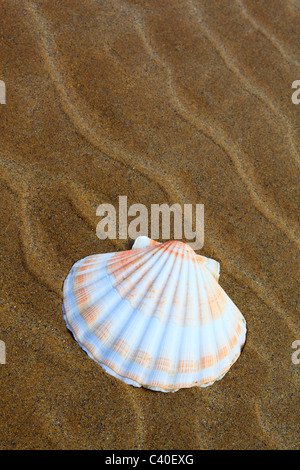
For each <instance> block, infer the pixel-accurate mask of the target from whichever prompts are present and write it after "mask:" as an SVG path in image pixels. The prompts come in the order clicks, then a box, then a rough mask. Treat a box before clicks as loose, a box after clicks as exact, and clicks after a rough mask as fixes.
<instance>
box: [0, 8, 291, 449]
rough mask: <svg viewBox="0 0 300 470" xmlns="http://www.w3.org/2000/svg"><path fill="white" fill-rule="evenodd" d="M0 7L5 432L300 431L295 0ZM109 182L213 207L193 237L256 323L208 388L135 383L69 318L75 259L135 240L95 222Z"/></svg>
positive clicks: (82, 442) (276, 445) (278, 439)
mask: <svg viewBox="0 0 300 470" xmlns="http://www.w3.org/2000/svg"><path fill="white" fill-rule="evenodd" d="M0 11H1V14H0V79H1V80H4V82H5V83H6V89H7V97H6V105H1V106H0V113H1V121H0V123H1V129H0V131H1V148H0V152H1V157H0V167H1V174H0V175H1V178H0V185H1V190H0V199H1V203H0V211H1V212H0V214H1V227H0V231H1V243H0V253H1V273H0V280H1V299H0V302H1V303H0V308H1V311H0V313H1V317H0V339H1V340H2V341H4V342H5V345H6V364H5V365H0V376H1V380H0V383H1V392H0V414H1V419H0V448H1V449H182V450H183V449H185V450H187V449H295V448H299V447H300V446H299V443H300V440H299V418H300V417H299V368H300V365H296V364H293V362H292V360H291V356H292V353H293V349H292V342H293V341H295V340H297V339H300V333H299V310H298V311H297V300H298V294H297V291H298V290H299V284H298V274H299V272H298V267H297V260H298V261H299V251H298V247H299V237H298V234H297V230H298V225H299V218H298V216H299V212H297V211H298V209H299V203H298V202H299V148H300V124H299V123H300V105H299V106H297V105H294V104H293V103H292V101H291V95H292V92H293V90H292V89H291V84H292V82H293V81H294V80H297V79H298V80H299V79H300V2H299V1H297V0H272V1H267V0H219V1H217V0H215V1H211V0H186V1H179V0H172V1H171V0H166V1H165V0H151V1H150V0H148V1H143V0H135V1H133V0H127V1H123V0H110V1H99V0H86V1H85V0H73V1H52V0H44V1H25V0H20V1H18V0H1V1H0ZM119 195H127V196H128V204H132V203H138V202H139V203H144V204H146V205H147V207H150V204H151V203H159V204H161V203H168V204H172V203H174V202H178V203H180V204H184V203H192V204H204V205H205V244H204V247H203V249H202V250H201V253H202V254H203V255H205V256H209V257H212V258H215V259H217V260H218V261H220V263H221V277H220V284H221V285H222V287H223V288H224V289H225V290H226V292H227V293H228V294H229V296H230V297H231V298H232V300H233V301H234V302H235V303H236V304H237V306H238V307H239V308H240V310H241V311H242V313H243V314H244V316H245V318H246V320H247V327H248V335H247V343H246V346H245V348H244V350H243V353H242V355H241V357H240V358H239V360H238V361H237V362H236V363H235V364H234V366H233V367H232V368H231V369H230V371H229V373H228V374H227V375H226V376H225V378H223V379H222V380H221V381H219V382H217V383H215V384H214V385H213V386H211V387H208V388H205V389H196V388H193V389H189V390H181V391H179V392H177V393H175V394H162V393H155V392H151V391H148V390H145V389H135V388H133V387H130V386H127V385H125V384H123V383H122V382H121V381H118V380H117V379H115V378H113V377H111V376H109V375H107V374H106V373H105V372H104V371H103V370H102V369H101V367H99V366H98V365H97V364H96V363H95V362H94V361H92V360H91V359H90V358H89V357H88V356H87V355H86V354H85V353H84V352H83V351H82V350H81V348H80V347H79V345H78V344H77V343H76V342H75V340H74V339H73V337H72V335H71V334H70V333H69V332H68V330H67V329H66V326H65V323H64V320H63V317H62V312H61V302H62V290H61V288H62V283H63V280H64V279H65V277H66V275H67V273H68V271H69V269H70V268H71V266H72V264H73V263H74V262H75V261H77V260H78V259H81V258H83V257H84V256H87V255H90V254H93V253H100V252H110V251H116V250H117V251H118V250H124V249H129V248H130V247H131V245H132V240H125V241H124V240H116V241H100V240H99V239H98V238H97V237H96V231H95V230H96V225H97V223H98V222H99V218H98V217H96V208H97V207H98V205H99V204H102V203H104V202H110V203H112V204H114V205H116V206H117V204H118V196H119ZM298 266H299V265H298Z"/></svg>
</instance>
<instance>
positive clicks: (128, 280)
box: [63, 237, 246, 392]
mask: <svg viewBox="0 0 300 470" xmlns="http://www.w3.org/2000/svg"><path fill="white" fill-rule="evenodd" d="M219 272H220V265H219V263H218V262H217V261H215V260H212V259H209V258H206V257H204V256H200V255H197V254H196V253H195V252H194V251H193V250H192V248H191V247H189V246H188V245H187V244H185V243H182V242H180V241H169V242H166V243H158V242H156V241H154V240H150V239H149V238H148V237H138V238H137V240H136V241H135V243H134V245H133V247H132V250H128V251H123V252H119V253H107V254H97V255H92V256H88V257H86V258H84V259H82V260H80V261H78V262H77V263H75V265H74V266H73V267H72V269H71V271H70V272H69V274H68V276H67V278H66V280H65V282H64V286H63V295H64V300H63V311H64V318H65V321H66V324H67V327H68V328H69V329H70V330H71V332H72V333H73V335H74V337H75V339H76V341H77V342H78V343H79V344H80V346H81V347H82V349H84V351H86V352H87V354H88V355H89V356H90V357H91V358H92V359H94V360H95V361H96V362H97V363H99V364H100V365H101V366H102V367H103V368H104V370H105V371H106V372H108V373H109V374H111V375H113V376H114V377H117V378H118V379H120V380H122V381H123V382H125V383H127V384H130V385H134V386H136V387H141V386H143V387H146V388H150V389H152V390H158V391H162V392H175V391H177V390H179V389H181V388H188V387H193V386H198V387H206V386H208V385H211V384H213V383H214V382H215V381H216V380H219V379H221V378H222V377H223V376H224V375H225V374H226V372H227V371H228V370H229V369H230V367H231V366H232V364H233V363H234V362H235V361H236V360H237V358H238V357H239V355H240V353H241V349H242V347H243V345H244V342H245V339H246V322H245V319H244V317H243V315H242V314H241V312H240V311H239V309H238V308H237V307H236V305H235V304H234V303H233V302H232V300H231V299H230V298H229V297H228V295H227V294H226V293H225V291H224V290H223V289H222V287H221V286H220V285H219V284H218V279H219Z"/></svg>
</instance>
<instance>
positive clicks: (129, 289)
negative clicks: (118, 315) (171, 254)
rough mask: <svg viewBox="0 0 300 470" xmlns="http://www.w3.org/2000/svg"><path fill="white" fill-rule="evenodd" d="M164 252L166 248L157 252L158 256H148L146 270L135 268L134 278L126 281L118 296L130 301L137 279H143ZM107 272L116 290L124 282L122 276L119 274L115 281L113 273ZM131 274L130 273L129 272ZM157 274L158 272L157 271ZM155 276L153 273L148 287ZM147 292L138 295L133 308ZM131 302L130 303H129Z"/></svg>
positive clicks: (138, 304) (134, 291)
mask: <svg viewBox="0 0 300 470" xmlns="http://www.w3.org/2000/svg"><path fill="white" fill-rule="evenodd" d="M165 254H166V250H161V252H160V253H158V256H157V257H153V256H150V257H149V258H148V259H147V260H146V262H145V263H144V264H147V263H148V262H150V263H151V264H150V265H148V267H147V271H146V272H143V271H142V270H141V269H137V270H136V271H137V272H136V273H135V274H136V279H133V280H132V279H131V280H129V282H128V283H127V285H128V286H127V288H124V287H123V289H122V291H121V292H119V294H120V296H121V297H122V298H123V299H124V300H127V301H128V302H129V303H130V300H129V299H130V297H131V296H133V295H134V294H136V290H137V289H136V284H137V282H138V281H141V280H142V279H144V278H145V277H146V275H147V274H148V273H149V271H150V270H151V269H152V267H153V265H154V264H156V263H159V262H160V261H161V260H162V259H163V258H164V257H165ZM142 267H143V265H140V266H139V268H142ZM108 274H109V275H110V276H111V279H112V285H113V286H114V287H115V288H116V289H117V290H118V288H119V286H120V285H122V284H123V283H124V279H123V278H122V276H120V278H119V280H118V281H116V279H115V278H114V274H113V273H110V272H108ZM130 274H131V273H130ZM158 274H159V273H158ZM156 278H157V275H155V277H154V279H153V280H152V281H151V282H150V283H149V285H148V288H151V287H152V286H153V284H154V282H155V280H156ZM126 279H128V277H127V276H126ZM132 281H134V282H132ZM147 294H148V292H146V294H142V297H139V298H138V300H137V302H136V305H135V306H134V308H138V307H139V306H140V304H141V302H142V301H143V299H144V297H145V296H147ZM130 304H131V303H130Z"/></svg>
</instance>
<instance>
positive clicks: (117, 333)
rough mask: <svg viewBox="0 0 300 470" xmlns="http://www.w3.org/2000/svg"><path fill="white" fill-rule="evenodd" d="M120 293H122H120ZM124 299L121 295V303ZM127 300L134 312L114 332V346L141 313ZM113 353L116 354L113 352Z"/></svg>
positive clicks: (161, 255) (106, 357)
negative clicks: (133, 319)
mask: <svg viewBox="0 0 300 470" xmlns="http://www.w3.org/2000/svg"><path fill="white" fill-rule="evenodd" d="M164 253H165V252H162V253H161V254H160V258H162V257H163V255H164ZM119 295H120V294H119ZM123 301H124V299H123V298H122V297H121V296H120V303H122V302H123ZM125 301H126V302H127V303H128V306H129V308H130V309H131V312H132V313H131V316H130V317H129V318H128V319H127V321H125V322H124V323H122V324H120V325H119V328H118V330H116V331H115V332H114V339H113V340H112V345H113V346H114V345H115V344H116V343H117V341H119V340H121V338H124V336H125V337H126V331H127V330H128V329H129V328H130V326H131V320H132V318H131V317H133V318H134V317H136V316H138V313H139V312H138V306H137V307H136V308H133V307H132V306H131V304H130V302H129V301H128V299H126V298H125ZM141 301H142V299H141ZM108 353H109V351H108ZM113 355H115V354H114V353H113ZM105 359H106V360H109V355H108V356H107V355H106V356H105Z"/></svg>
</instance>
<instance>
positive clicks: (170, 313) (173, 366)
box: [147, 257, 183, 388]
mask: <svg viewBox="0 0 300 470" xmlns="http://www.w3.org/2000/svg"><path fill="white" fill-rule="evenodd" d="M176 262H177V263H176ZM175 264H177V265H178V266H177V270H178V272H177V276H178V277H177V282H176V283H175V285H176V288H175V292H174V294H172V295H173V301H174V299H175V298H176V294H177V292H178V280H179V279H180V274H181V271H180V267H181V266H182V264H183V258H181V259H180V258H176V257H175V258H174V265H175ZM171 276H172V271H171V272H170V273H169V277H171ZM173 301H172V302H170V305H169V309H168V313H167V321H166V322H165V324H164V327H163V330H162V332H161V335H160V341H159V344H158V347H157V349H156V351H155V353H156V354H155V357H156V358H157V359H159V358H160V357H162V359H161V360H163V354H164V353H161V355H159V352H161V351H163V346H164V339H165V336H166V332H167V330H168V329H172V322H171V321H170V319H171V317H172V316H173V310H174V305H173ZM174 329H176V330H178V326H176V327H175V328H174ZM173 344H175V342H174V343H173ZM173 350H174V346H173ZM157 359H156V360H157ZM166 359H167V360H170V358H169V357H167V358H166ZM176 362H177V361H176V360H173V361H172V360H170V364H169V367H168V368H167V370H166V371H165V374H163V373H159V372H158V371H157V372H156V371H154V374H153V375H154V377H153V378H152V380H150V379H149V374H148V380H147V383H149V385H154V386H157V385H158V383H161V381H159V376H160V375H167V376H169V377H170V376H171V375H172V376H173V380H174V374H175V373H176ZM167 364H168V363H167ZM165 367H167V366H166V365H165ZM156 377H157V379H156ZM165 388H169V387H165Z"/></svg>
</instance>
